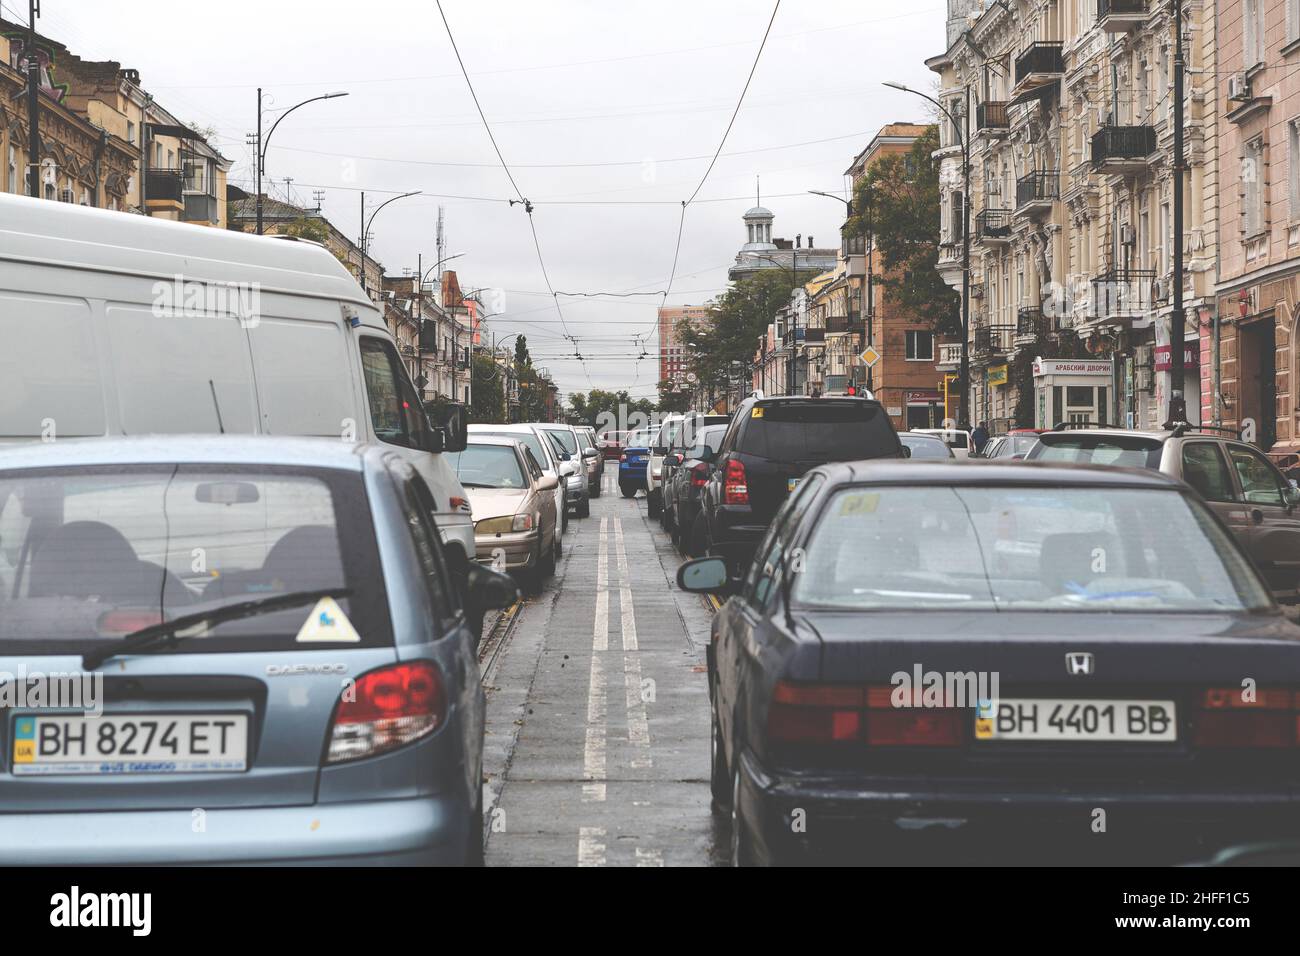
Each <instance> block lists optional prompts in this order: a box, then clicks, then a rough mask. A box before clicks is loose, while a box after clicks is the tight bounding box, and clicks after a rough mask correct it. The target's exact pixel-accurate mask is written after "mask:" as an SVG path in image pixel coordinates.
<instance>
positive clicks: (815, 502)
mask: <svg viewBox="0 0 1300 956" xmlns="http://www.w3.org/2000/svg"><path fill="white" fill-rule="evenodd" d="M679 431H680V435H677V436H674V434H673V432H672V430H671V429H670V428H669V426H668V425H665V426H664V430H662V431H661V432H660V434H661V435H662V436H664V437H663V439H662V441H660V442H659V448H660V450H661V451H662V453H663V456H664V458H663V460H664V462H665V466H664V472H663V476H662V482H663V484H662V488H663V492H662V493H663V496H664V497H663V507H662V510H661V512H660V521H661V523H662V525H663V527H664V529H665V530H666V531H668V532H669V533H670V534H671V535H672V538H673V541H674V542H675V543H676V544H677V546H678V547H679V549H680V550H681V551H682V552H683V554H684V555H685V556H687V557H688V558H689V560H687V561H685V562H684V563H683V564H682V565H681V567H680V568H679V570H678V576H677V583H678V586H679V587H681V588H682V589H684V590H687V591H692V592H698V593H701V594H703V595H706V596H707V597H708V598H709V600H710V602H711V603H712V605H713V607H715V608H716V609H717V612H716V613H715V615H714V619H713V623H712V628H711V635H710V642H709V645H708V648H707V671H708V677H709V693H710V702H711V711H712V731H711V752H712V761H711V768H710V781H711V788H712V801H713V808H714V810H715V812H717V813H719V814H722V815H723V816H724V817H726V818H727V819H729V821H730V828H729V829H730V834H731V858H732V861H733V863H735V864H737V865H746V864H755V863H827V862H837V863H851V862H856V863H886V862H907V863H915V862H932V863H953V862H1016V863H1037V864H1061V863H1074V862H1110V863H1153V862H1155V863H1161V862H1164V863H1170V862H1189V861H1199V862H1249V861H1251V860H1252V859H1256V858H1260V859H1263V858H1275V857H1276V855H1278V854H1282V855H1283V856H1286V855H1287V854H1290V857H1289V858H1291V859H1295V858H1296V854H1297V853H1298V852H1300V814H1297V810H1298V809H1300V807H1298V806H1297V804H1298V802H1300V796H1297V793H1298V792H1300V791H1298V790H1297V780H1296V773H1297V771H1296V769H1295V767H1294V766H1293V765H1294V764H1295V757H1296V755H1297V753H1298V752H1300V627H1297V625H1296V623H1295V621H1296V619H1297V609H1296V608H1295V607H1294V606H1288V607H1285V608H1284V607H1282V606H1280V605H1279V603H1278V602H1279V601H1282V602H1293V601H1295V600H1296V598H1297V596H1298V595H1300V591H1297V588H1298V587H1300V538H1298V537H1296V536H1295V530H1294V529H1295V527H1296V525H1295V522H1296V520H1297V512H1298V511H1300V490H1298V489H1297V487H1296V483H1295V481H1293V480H1288V479H1287V478H1286V477H1284V476H1283V475H1282V474H1281V473H1280V472H1279V471H1278V470H1277V468H1276V467H1274V466H1273V465H1272V463H1271V462H1270V461H1269V460H1268V459H1267V457H1266V456H1264V455H1262V454H1261V453H1260V452H1259V451H1258V450H1257V449H1255V448H1254V447H1253V446H1251V445H1249V444H1247V443H1244V442H1241V441H1239V440H1237V439H1236V438H1235V436H1231V437H1224V436H1221V435H1216V434H1215V433H1214V432H1213V430H1209V429H1195V428H1192V427H1189V426H1179V427H1177V428H1172V429H1170V430H1168V431H1164V432H1132V431H1121V430H1118V429H1106V428H1087V427H1086V426H1081V425H1079V424H1078V423H1075V424H1073V425H1061V426H1058V427H1057V428H1055V429H1049V430H1042V431H1036V432H1030V431H1029V430H1017V431H1015V432H1013V433H1009V434H1008V435H1006V436H1001V439H1002V440H1001V441H999V439H997V438H995V439H994V440H993V441H991V442H990V443H989V445H988V446H985V448H983V449H978V450H977V449H976V448H975V447H974V446H973V444H972V443H971V441H970V439H969V436H966V435H964V434H963V435H962V436H961V439H963V440H954V439H953V436H952V434H951V433H949V432H946V431H943V430H921V431H914V432H905V433H902V434H901V435H897V434H895V432H894V430H893V428H892V427H891V426H890V424H889V421H888V418H887V417H886V416H885V414H884V411H883V409H882V408H881V406H880V405H879V404H878V403H877V402H875V401H874V400H872V399H870V398H853V399H850V398H834V399H830V398H820V399H811V398H802V397H774V398H760V397H755V398H751V399H747V400H745V401H743V402H741V403H740V405H739V406H738V407H737V409H736V411H735V414H734V416H732V418H731V419H730V421H729V422H726V423H718V424H701V423H699V419H698V417H697V427H694V428H686V429H680V430H679ZM647 438H648V439H649V440H650V441H649V444H650V447H651V449H652V450H653V448H654V447H655V446H654V444H653V439H654V438H655V436H653V435H650V436H647ZM953 446H956V447H955V448H954V447H953ZM1000 447H1001V448H1002V449H1003V450H1002V451H1001V452H999V448H1000ZM962 452H965V454H964V455H963V454H962ZM989 452H993V453H994V454H992V455H991V456H990V455H989ZM647 457H648V456H647ZM962 457H965V458H967V459H968V460H967V461H965V462H962V461H959V460H956V459H959V458H962Z"/></svg>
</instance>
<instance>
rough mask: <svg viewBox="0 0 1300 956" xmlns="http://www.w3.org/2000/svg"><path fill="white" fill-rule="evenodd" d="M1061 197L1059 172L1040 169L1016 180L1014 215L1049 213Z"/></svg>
mask: <svg viewBox="0 0 1300 956" xmlns="http://www.w3.org/2000/svg"><path fill="white" fill-rule="evenodd" d="M1060 195H1061V172H1060V170H1057V169H1040V170H1036V171H1035V172H1032V173H1029V174H1028V175H1025V176H1021V177H1020V178H1019V179H1017V180H1016V215H1018V216H1027V215H1033V214H1035V213H1046V212H1051V210H1052V203H1054V202H1056V200H1057V199H1059V198H1060Z"/></svg>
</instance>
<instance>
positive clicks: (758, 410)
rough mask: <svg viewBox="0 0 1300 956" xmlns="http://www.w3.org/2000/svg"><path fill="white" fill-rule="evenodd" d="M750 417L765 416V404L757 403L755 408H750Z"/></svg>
mask: <svg viewBox="0 0 1300 956" xmlns="http://www.w3.org/2000/svg"><path fill="white" fill-rule="evenodd" d="M749 417H750V418H762V417H763V406H762V405H755V406H754V407H753V408H751V409H750V410H749Z"/></svg>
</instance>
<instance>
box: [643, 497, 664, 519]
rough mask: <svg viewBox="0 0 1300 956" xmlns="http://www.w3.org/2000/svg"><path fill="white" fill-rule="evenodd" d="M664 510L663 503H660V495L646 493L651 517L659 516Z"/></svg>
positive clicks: (647, 508) (647, 510)
mask: <svg viewBox="0 0 1300 956" xmlns="http://www.w3.org/2000/svg"><path fill="white" fill-rule="evenodd" d="M661 511H663V505H661V504H660V503H659V496H658V495H646V512H647V513H648V514H649V516H650V517H651V518H658V517H659V514H660V512H661Z"/></svg>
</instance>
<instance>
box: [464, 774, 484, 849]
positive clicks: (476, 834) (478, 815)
mask: <svg viewBox="0 0 1300 956" xmlns="http://www.w3.org/2000/svg"><path fill="white" fill-rule="evenodd" d="M465 865H466V866H483V787H482V786H480V787H479V788H478V804H477V805H476V806H475V807H474V809H473V810H471V811H470V814H469V834H468V836H467V838H466V840H465Z"/></svg>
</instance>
